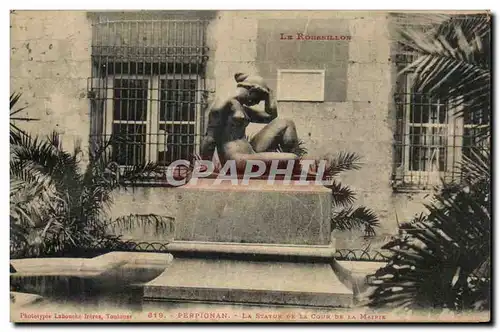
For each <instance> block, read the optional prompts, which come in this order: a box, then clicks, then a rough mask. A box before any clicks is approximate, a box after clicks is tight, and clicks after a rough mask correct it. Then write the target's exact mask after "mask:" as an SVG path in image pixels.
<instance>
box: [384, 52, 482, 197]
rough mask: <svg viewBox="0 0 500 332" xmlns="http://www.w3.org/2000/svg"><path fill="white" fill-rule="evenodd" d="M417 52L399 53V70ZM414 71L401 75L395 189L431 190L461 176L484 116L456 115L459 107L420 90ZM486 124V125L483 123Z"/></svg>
mask: <svg viewBox="0 0 500 332" xmlns="http://www.w3.org/2000/svg"><path fill="white" fill-rule="evenodd" d="M414 58H415V55H413V54H411V53H403V54H399V55H398V56H397V64H398V71H400V70H401V69H403V68H404V67H406V65H407V64H409V63H411V62H412V61H413V59H414ZM412 77H413V74H412V73H408V74H405V75H400V76H399V77H398V79H397V84H396V93H395V96H394V99H395V104H396V125H397V128H396V133H395V146H394V151H395V167H394V173H393V185H394V187H395V188H408V189H410V188H413V189H431V188H432V187H433V186H435V185H438V184H440V183H441V181H442V180H444V181H445V182H453V181H456V180H458V179H459V178H460V169H459V164H460V161H461V160H462V156H463V155H470V153H471V148H472V147H476V146H477V145H476V142H475V141H474V138H473V137H474V131H475V130H477V129H478V127H480V126H481V121H480V119H468V118H464V117H458V116H456V115H455V114H456V112H457V111H458V108H457V107H454V105H451V104H450V103H449V102H448V101H447V100H441V99H438V98H436V97H433V96H430V95H425V94H421V93H418V92H417V91H415V90H414V89H413V86H412V82H411V81H412ZM483 126H484V125H483Z"/></svg>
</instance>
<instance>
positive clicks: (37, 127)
mask: <svg viewBox="0 0 500 332" xmlns="http://www.w3.org/2000/svg"><path fill="white" fill-rule="evenodd" d="M88 17H89V15H88V13H86V12H83V11H71V12H57V11H14V12H12V14H11V76H10V77H11V78H10V80H11V91H12V92H14V91H19V92H22V93H23V96H22V98H21V102H22V104H26V105H28V106H29V107H28V108H27V109H26V111H25V113H23V114H26V115H29V116H30V117H37V118H40V121H39V122H33V123H29V124H27V125H24V124H23V128H25V129H27V130H29V131H31V132H34V133H41V134H47V133H49V132H51V131H52V130H57V131H58V132H60V133H61V134H63V141H64V147H66V148H68V149H71V148H72V144H73V141H74V140H76V139H81V141H82V142H83V146H84V147H86V145H87V141H88V136H89V109H90V106H89V100H88V99H87V95H86V93H87V78H88V77H89V76H90V73H91V63H90V55H91V48H90V45H91V38H92V34H91V22H90V20H89V18H88ZM296 18H300V22H301V23H300V25H301V26H300V28H301V27H302V25H303V26H304V29H308V28H309V29H312V30H311V31H316V32H318V33H319V32H321V33H323V32H325V31H328V29H329V27H332V31H331V34H338V35H340V34H342V35H344V34H347V35H350V36H351V40H350V41H328V42H327V41H322V42H318V41H301V42H300V44H298V42H296V43H294V44H293V46H286V47H292V48H294V49H297V48H298V47H304V48H306V49H307V51H301V52H303V53H301V54H302V55H301V57H300V59H299V60H300V61H295V62H294V61H293V59H292V58H291V59H289V61H288V62H280V63H279V64H277V63H276V61H277V60H276V59H275V55H273V54H274V53H273V52H277V51H276V50H277V49H280V48H281V46H280V45H281V44H279V43H282V42H283V41H280V40H279V32H280V31H278V30H280V29H279V28H280V27H282V26H283V27H285V25H282V24H281V23H280V22H285V21H289V20H293V19H296ZM311 22H312V23H311ZM302 23H303V24H302ZM259 27H260V28H259ZM270 31H272V33H271V32H270ZM283 32H293V31H291V30H290V31H288V30H287V31H283ZM207 38H208V40H207V42H208V46H209V47H210V54H209V56H210V59H209V62H208V68H207V84H208V87H209V89H210V90H214V91H216V94H211V95H210V99H211V100H213V99H214V98H215V95H217V96H226V95H229V94H230V93H231V92H232V91H234V88H235V82H234V80H233V76H234V74H235V73H236V72H248V73H260V74H262V75H264V76H269V77H268V78H269V80H270V85H271V86H273V87H274V86H275V84H276V82H275V81H273V77H272V72H273V71H274V69H273V70H271V69H269V68H278V66H279V67H280V68H283V67H284V66H285V67H286V66H288V68H306V69H317V68H323V69H325V70H326V71H327V75H326V77H327V83H326V84H325V86H326V89H327V90H326V91H325V102H280V103H279V111H280V116H281V117H286V118H290V119H293V120H294V121H295V123H296V125H297V129H298V132H299V135H300V137H301V139H303V140H304V142H305V144H306V147H307V148H308V150H309V154H310V156H312V157H321V156H322V155H323V154H325V153H337V152H340V151H348V152H355V153H357V154H359V155H360V156H361V157H362V161H363V167H362V168H361V169H360V170H358V171H350V172H346V173H345V174H343V175H342V176H341V177H340V180H341V181H342V182H343V183H344V184H347V185H349V186H351V187H352V188H353V189H354V190H355V191H356V192H357V193H358V197H357V198H358V199H357V201H356V204H360V205H365V206H367V207H369V208H371V209H373V210H374V211H375V212H376V213H377V214H378V215H379V217H380V219H381V221H382V229H381V230H380V232H379V233H381V234H385V233H387V234H389V233H393V232H394V231H395V230H396V229H397V223H396V215H397V218H398V219H399V221H402V220H405V219H408V218H410V217H411V216H412V215H414V214H416V213H419V212H420V211H422V209H423V207H422V205H421V202H423V201H425V199H426V198H425V197H424V196H425V193H424V194H396V193H394V192H393V190H392V188H391V183H390V181H391V171H392V163H393V160H392V159H393V156H392V153H393V152H392V143H393V132H394V118H395V117H394V114H393V106H392V104H391V99H392V87H393V83H394V76H395V70H394V66H393V64H392V62H391V45H392V37H391V34H390V28H389V17H388V15H387V14H385V13H381V12H374V13H364V12H347V13H346V12H344V13H338V12H326V11H325V12H314V11H308V12H303V13H297V12H292V11H284V12H252V11H247V12H237V11H225V12H217V13H214V15H213V18H211V19H210V23H209V25H208V35H207ZM325 43H331V44H325ZM269 45H272V46H269ZM276 45H278V46H279V47H277V46H276ZM283 47H285V46H283ZM330 51H331V53H332V58H333V57H334V59H331V58H329V57H328V52H330ZM263 52H264V53H263ZM266 52H268V53H271V55H270V56H268V55H266V54H267V53H266ZM304 52H305V53H304ZM318 54H320V55H318ZM259 128H260V125H253V124H252V125H251V126H250V128H249V134H252V133H254V132H255V131H256V130H258V129H259ZM176 195H177V192H176V189H175V188H136V189H135V191H134V192H132V191H129V192H126V193H122V192H120V193H117V196H116V200H115V201H116V204H115V205H114V208H113V209H112V211H111V215H112V216H118V215H125V214H129V213H159V214H165V215H169V216H172V215H173V216H175V214H176V213H177V212H176V211H177V209H179V208H181V207H179V206H176V205H175V204H174V203H173V202H175V201H176V199H175V198H176ZM356 237H357V235H347V234H339V236H338V238H339V239H340V244H338V245H339V246H351V245H354V244H349V243H348V242H349V241H350V240H349V239H355V238H356ZM342 241H344V242H342ZM353 241H354V240H353ZM356 241H357V240H356ZM341 243H344V244H341Z"/></svg>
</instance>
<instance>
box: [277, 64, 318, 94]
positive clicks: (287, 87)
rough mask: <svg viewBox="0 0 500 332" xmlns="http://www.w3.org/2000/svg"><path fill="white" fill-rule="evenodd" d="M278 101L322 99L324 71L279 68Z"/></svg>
mask: <svg viewBox="0 0 500 332" xmlns="http://www.w3.org/2000/svg"><path fill="white" fill-rule="evenodd" d="M277 99H278V100H279V101H324V100H325V71H324V70H313V69H279V70H278V88H277Z"/></svg>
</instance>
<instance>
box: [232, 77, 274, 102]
mask: <svg viewBox="0 0 500 332" xmlns="http://www.w3.org/2000/svg"><path fill="white" fill-rule="evenodd" d="M234 79H235V80H236V83H237V84H236V86H237V87H238V88H242V89H245V90H246V95H245V98H244V103H245V104H246V105H249V106H252V105H257V104H258V103H260V102H261V101H263V100H265V99H266V98H267V96H268V94H269V87H268V86H267V84H266V82H265V81H264V79H263V78H262V77H261V76H258V75H248V74H244V73H236V74H235V75H234Z"/></svg>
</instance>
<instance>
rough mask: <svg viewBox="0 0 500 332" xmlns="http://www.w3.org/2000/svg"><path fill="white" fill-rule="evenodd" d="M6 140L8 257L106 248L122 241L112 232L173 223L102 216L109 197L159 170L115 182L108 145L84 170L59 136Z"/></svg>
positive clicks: (18, 134)
mask: <svg viewBox="0 0 500 332" xmlns="http://www.w3.org/2000/svg"><path fill="white" fill-rule="evenodd" d="M17 100H18V98H15V101H17ZM12 104H13V103H12V98H11V106H12ZM14 104H15V102H14ZM10 137H11V160H10V177H11V179H10V185H11V190H10V233H11V235H10V247H11V255H12V256H15V257H26V256H40V255H53V254H65V253H71V252H72V251H75V250H79V249H81V248H94V249H96V248H99V247H103V248H104V247H106V246H110V245H113V244H116V243H117V242H119V241H120V236H115V235H110V229H111V228H115V229H116V227H117V226H122V228H121V229H131V228H133V227H137V224H140V225H139V226H142V227H144V226H153V227H155V228H156V229H158V230H162V229H166V226H165V225H170V223H171V222H172V218H170V217H160V216H154V215H131V216H129V217H127V218H125V217H122V218H119V219H118V220H114V221H110V220H108V218H107V216H106V212H107V210H108V209H109V207H110V206H111V204H112V203H113V192H114V191H115V190H117V189H118V188H121V187H123V183H124V181H128V182H129V183H131V182H132V183H133V182H134V181H137V180H139V179H141V177H142V176H143V175H144V174H145V173H146V174H147V173H150V172H154V171H156V170H157V168H158V166H157V165H155V164H151V163H149V164H145V165H139V166H137V167H134V168H133V169H130V170H128V171H127V172H125V173H124V175H123V176H122V177H121V178H119V170H118V169H117V167H116V165H115V164H114V163H113V162H112V161H111V155H110V142H108V143H106V144H103V145H102V146H100V147H99V148H98V149H96V151H94V152H91V153H90V155H89V161H88V164H87V165H86V167H85V168H84V169H83V170H82V167H81V166H82V165H81V161H80V158H79V157H80V156H81V155H82V151H81V149H80V144H79V142H76V143H75V149H74V151H73V152H71V153H70V152H68V151H65V150H64V149H63V148H62V144H61V141H60V139H59V135H58V134H57V133H53V134H52V135H51V136H49V137H47V138H46V139H41V138H39V137H31V136H30V135H27V134H25V133H24V132H22V131H21V130H18V129H16V128H12V127H11V135H10ZM134 221H136V222H137V223H134Z"/></svg>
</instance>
